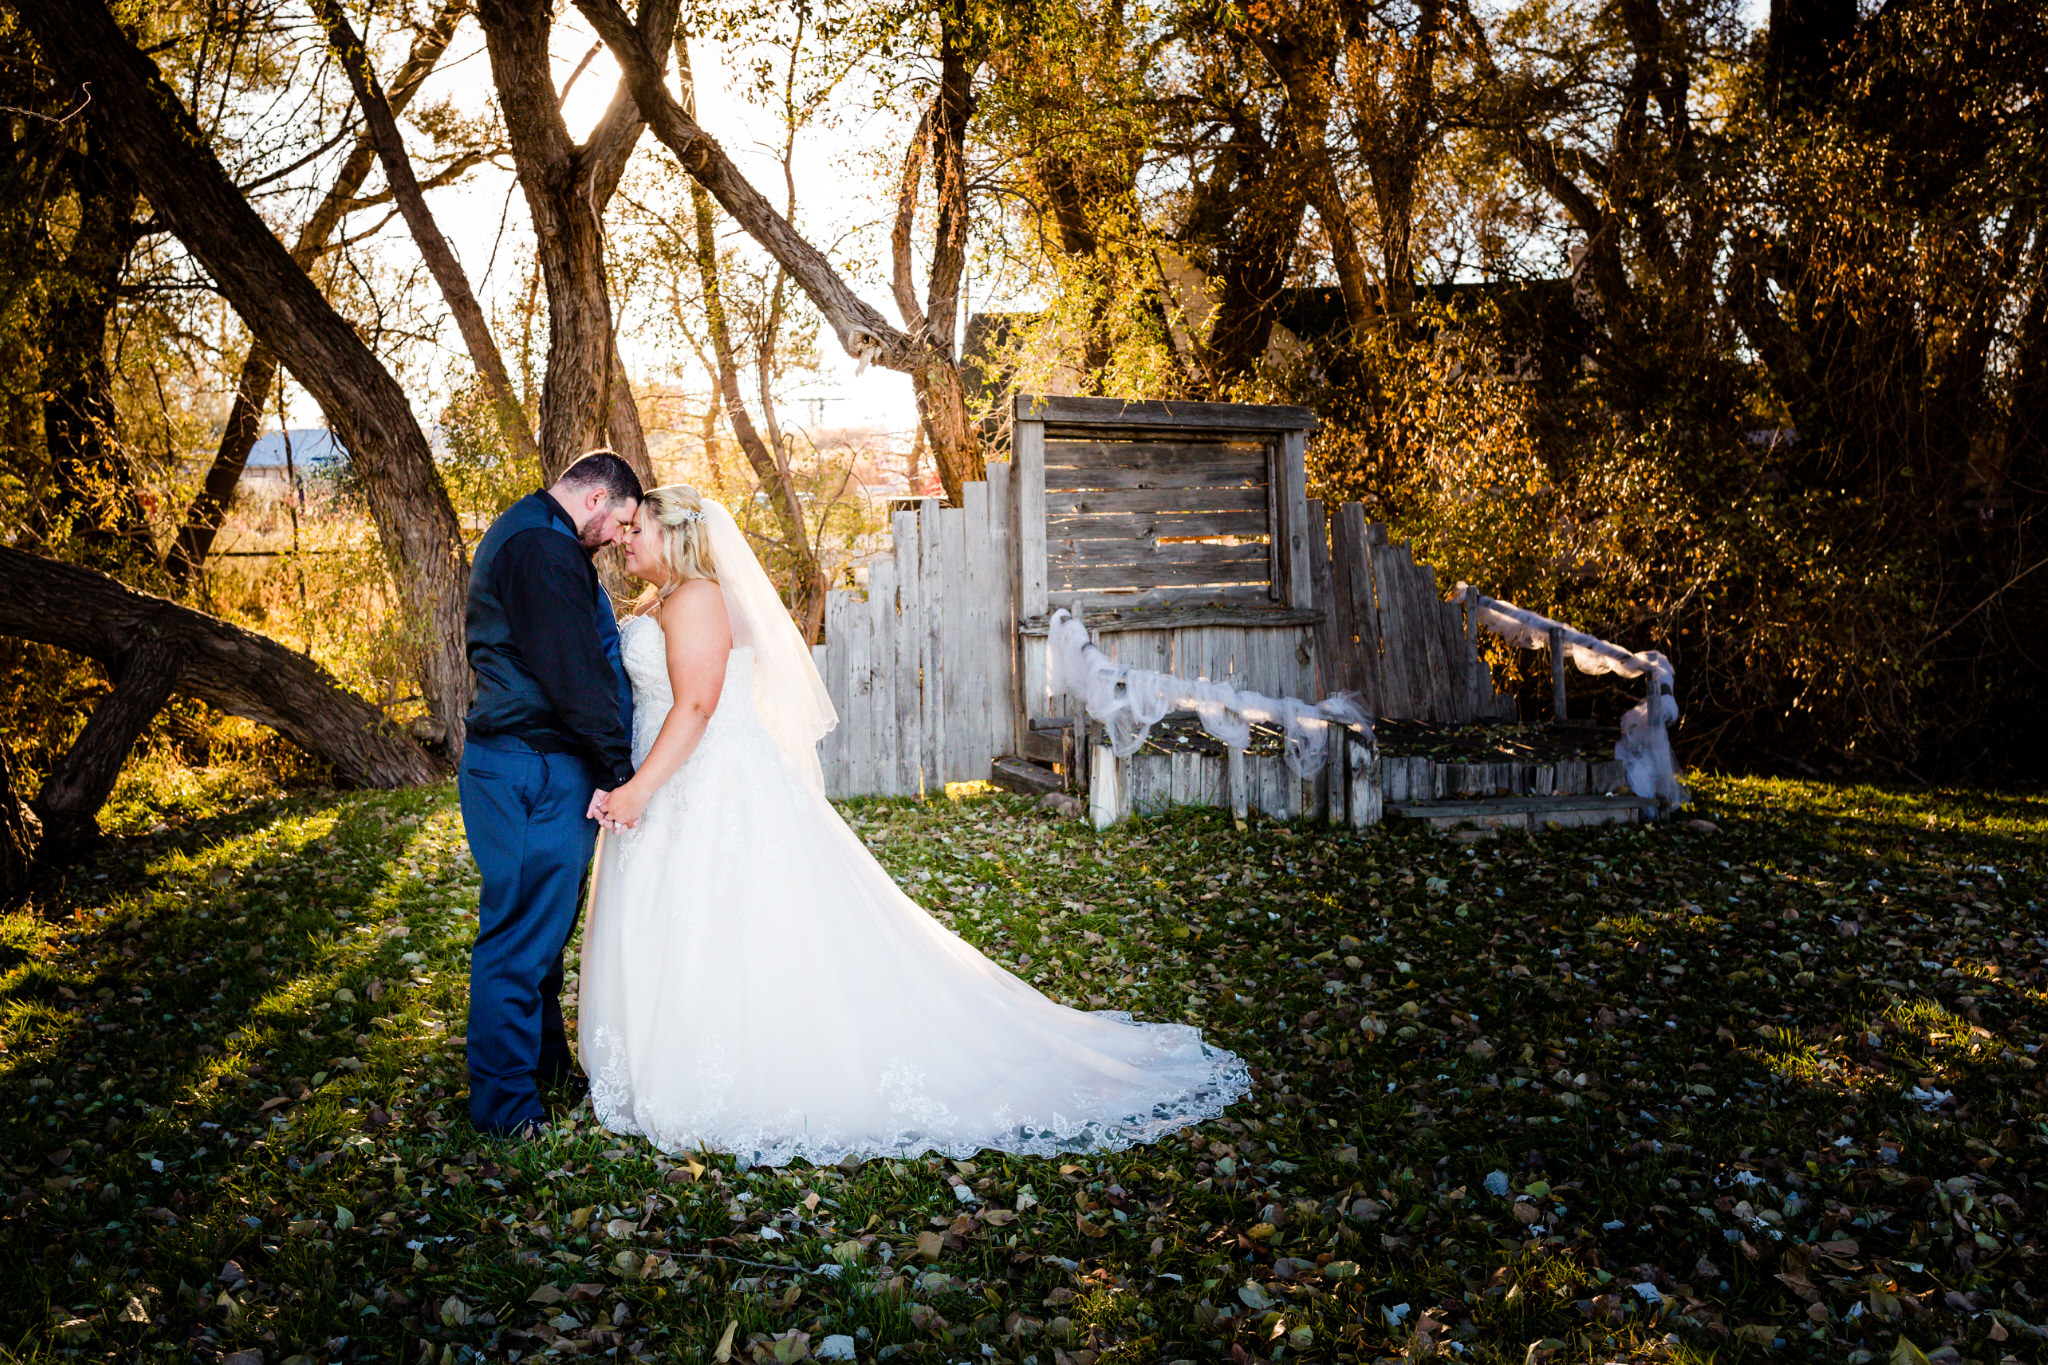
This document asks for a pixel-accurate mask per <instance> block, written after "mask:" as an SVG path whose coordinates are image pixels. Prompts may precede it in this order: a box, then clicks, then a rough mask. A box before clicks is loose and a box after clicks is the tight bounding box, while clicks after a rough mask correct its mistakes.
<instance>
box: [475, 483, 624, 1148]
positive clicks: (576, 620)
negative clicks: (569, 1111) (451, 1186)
mask: <svg viewBox="0 0 2048 1365" xmlns="http://www.w3.org/2000/svg"><path fill="white" fill-rule="evenodd" d="M467 627H468V628H467V631H466V635H467V638H468V643H469V662H470V667H471V668H472V669H474V670H475V672H476V701H475V704H474V705H472V706H471V707H470V710H469V717H468V721H467V724H468V729H469V742H468V743H467V744H466V745H465V746H464V748H463V753H462V772H461V774H460V776H459V778H458V781H457V788H458V790H459V791H460V792H461V795H462V820H463V825H464V828H465V829H466V831H467V832H468V835H469V847H470V851H471V852H472V853H473V854H475V856H476V864H477V871H478V872H479V873H480V874H482V878H483V890H482V894H481V895H480V896H479V897H478V903H477V934H476V946H475V948H474V949H473V950H472V951H471V953H470V958H469V1113H470V1119H471V1121H472V1122H473V1123H475V1125H476V1126H477V1127H478V1128H479V1129H481V1130H483V1131H485V1132H498V1133H503V1132H513V1131H517V1130H518V1129H520V1128H522V1127H524V1126H525V1125H527V1124H529V1123H534V1122H539V1121H541V1120H543V1119H545V1117H546V1110H545V1109H544V1108H543V1107H542V1105H541V1102H540V1094H539V1091H538V1089H537V1088H536V1084H535V1083H536V1081H537V1080H546V1079H548V1078H549V1077H553V1076H561V1075H565V1074H567V1073H568V1072H569V1070H570V1049H569V1042H568V1038H567V1036H566V1034H565V1033H564V1030H563V1025H562V1007H561V1001H560V995H561V989H562V948H563V945H564V944H566V943H567V942H568V941H569V934H570V931H571V930H573V929H574V928H575V927H576V911H577V907H578V905H579V903H580V902H581V900H582V893H583V882H584V877H585V875H586V873H587V872H588V870H589V867H590V855H591V852H592V849H593V848H594V846H595V844H596V841H597V826H596V825H595V824H594V823H593V822H592V821H591V820H590V819H588V818H587V817H586V816H585V814H584V810H585V808H586V806H587V805H588V804H589V801H590V794H591V791H592V789H593V788H596V787H600V786H601V787H608V788H609V787H616V786H618V785H619V784H620V783H621V782H624V781H625V780H626V779H628V778H630V777H631V776H632V775H633V765H632V748H631V740H630V736H631V734H632V715H633V694H632V689H631V687H630V686H629V684H628V683H627V681H626V670H625V666H624V665H623V663H622V662H621V661H620V657H619V629H618V624H617V622H616V621H615V620H614V619H613V616H612V606H611V601H610V599H609V598H608V597H606V595H605V592H604V588H603V585H601V584H600V583H599V582H598V578H597V570H596V568H595V567H594V566H593V565H592V564H591V562H590V552H589V551H588V550H585V549H584V548H583V546H582V544H581V542H580V541H579V540H578V539H577V536H576V525H575V523H574V522H573V521H571V520H570V519H569V514H568V513H567V512H566V511H564V510H563V509H562V506H561V504H559V503H557V502H556V501H555V500H554V499H553V498H551V497H549V496H548V495H547V494H546V493H534V494H532V495H531V496H528V497H524V498H521V499H520V500H519V501H518V502H516V503H514V504H513V505H512V506H511V508H510V509H508V510H507V511H506V513H505V515H503V516H501V517H499V518H498V520H497V521H496V522H494V523H493V524H492V526H491V529H490V530H489V531H487V532H485V533H484V538H483V541H482V543H481V544H479V545H478V546H477V550H476V559H475V562H474V564H473V566H472V568H471V570H470V579H469V616H468V623H467Z"/></svg>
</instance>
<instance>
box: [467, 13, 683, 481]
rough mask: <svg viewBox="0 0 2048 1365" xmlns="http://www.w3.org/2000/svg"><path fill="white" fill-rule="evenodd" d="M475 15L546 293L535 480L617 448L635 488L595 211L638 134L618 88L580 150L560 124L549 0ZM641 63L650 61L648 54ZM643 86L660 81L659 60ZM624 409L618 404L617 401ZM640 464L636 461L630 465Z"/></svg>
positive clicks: (642, 37)
mask: <svg viewBox="0 0 2048 1365" xmlns="http://www.w3.org/2000/svg"><path fill="white" fill-rule="evenodd" d="M677 8H678V4H677V0H647V3H645V4H643V6H642V7H641V14H640V21H639V24H638V26H635V25H634V24H633V23H632V22H631V21H626V20H625V19H624V14H623V12H622V13H621V15H620V18H621V20H622V21H623V22H626V25H627V31H628V32H630V33H632V34H633V35H634V41H635V43H636V44H638V45H639V46H640V47H641V49H642V51H643V52H647V51H651V52H662V51H665V50H666V49H667V47H668V44H669V38H670V36H671V35H672V34H673V33H674V32H675V23H676V12H677ZM477 17H478V18H479V19H480V20H481V21H482V23H483V28H484V39H485V42H486V44H487V46H488V47H489V50H490V58H491V77H492V80H493V81H494V82H495V84H496V86H497V91H498V107H499V110H500V112H501V113H502V114H503V115H504V118H505V130H506V133H507V134H508V135H509V137H510V139H511V142H512V160H513V163H514V165H515V166H517V168H518V171H519V186H520V189H521V191H522V192H524V194H525V196H526V205H527V209H528V211H529V212H530V213H531V214H532V215H533V230H534V236H535V238H536V243H537V249H538V253H539V258H540V267H541V278H542V280H543V282H544V283H545V285H546V288H547V294H548V358H547V372H546V376H545V378H544V380H543V381H542V385H541V400H540V451H541V470H542V474H543V477H544V478H545V479H548V480H552V479H554V478H555V476H557V475H558V474H560V473H561V472H562V470H564V469H566V468H567V467H568V466H569V464H570V462H571V461H573V460H574V459H575V458H576V457H577V456H579V455H581V454H583V453H584V452H585V451H587V450H592V449H595V448H596V447H598V446H602V445H605V444H606V442H607V438H608V436H609V438H610V439H611V440H612V441H613V442H614V446H615V448H618V447H624V448H623V449H620V451H619V453H620V454H622V455H625V456H626V457H627V458H628V459H629V460H634V462H635V463H636V465H637V466H638V467H639V471H640V475H641V478H642V479H643V480H647V479H651V478H652V477H653V471H652V469H651V468H649V467H648V466H647V463H646V441H645V438H644V437H643V435H642V434H641V432H640V426H639V413H638V409H637V408H634V409H632V411H630V412H628V411H626V409H627V408H628V407H629V406H630V402H631V395H630V393H626V394H623V395H620V394H617V393H616V392H615V390H617V389H618V388H619V387H620V386H623V385H624V384H625V382H626V379H625V369H624V367H623V366H621V365H619V364H618V362H617V356H616V351H617V347H616V344H615V341H616V338H615V336H614V333H613V327H612V305H611V297H610V294H609V291H608V290H607V288H606V283H605V269H604V211H605V206H606V204H608V203H609V202H610V200H611V197H612V192H613V191H614V190H616V189H617V188H618V184H619V177H620V175H621V174H622V173H623V172H624V171H625V167H626V159H627V158H628V157H629V156H631V155H632V152H633V146H634V144H635V143H636V142H637V141H638V140H639V137H640V133H641V130H642V129H643V128H644V127H645V126H646V125H645V123H644V122H643V120H642V118H641V114H640V111H639V108H638V106H637V104H636V103H635V101H634V98H633V96H632V94H631V93H629V92H628V91H627V90H626V89H625V88H623V87H622V88H621V89H620V90H619V91H618V93H617V95H616V96H614V98H613V100H612V102H611V105H610V107H608V108H607V109H606V110H605V113H604V117H603V118H601V119H599V120H598V124H597V127H596V129H595V130H593V131H592V133H591V135H590V139H589V141H587V142H585V143H584V144H583V145H581V146H578V145H577V144H576V143H575V142H574V141H573V140H572V139H571V138H570V136H569V128H568V125H567V124H566V123H564V122H563V120H562V111H561V100H560V97H559V96H558V95H557V93H556V91H555V85H554V76H553V74H552V69H551V66H550V59H549V55H548V39H549V36H550V34H551V33H552V31H553V26H554V11H553V6H552V5H551V4H549V3H548V0H480V3H479V4H478V6H477ZM648 60H650V61H653V60H654V58H652V57H651V56H650V57H649V59H648ZM652 79H653V80H654V82H655V84H656V85H657V86H659V85H660V82H661V68H660V65H659V64H658V63H657V64H656V66H655V70H654V74H653V77H652ZM622 400H623V401H622ZM636 455H637V457H638V458H637V459H634V457H635V456H636Z"/></svg>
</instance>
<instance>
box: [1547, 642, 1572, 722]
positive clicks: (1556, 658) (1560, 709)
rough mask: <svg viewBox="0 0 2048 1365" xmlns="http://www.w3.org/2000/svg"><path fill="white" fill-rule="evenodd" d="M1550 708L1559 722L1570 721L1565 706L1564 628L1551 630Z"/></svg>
mask: <svg viewBox="0 0 2048 1365" xmlns="http://www.w3.org/2000/svg"><path fill="white" fill-rule="evenodd" d="M1550 707H1551V711H1552V712H1553V713H1554V714H1555V715H1556V717H1557V719H1559V720H1566V719H1568V717H1567V715H1566V714H1565V704H1564V627H1563V626H1552V627H1551V628H1550Z"/></svg>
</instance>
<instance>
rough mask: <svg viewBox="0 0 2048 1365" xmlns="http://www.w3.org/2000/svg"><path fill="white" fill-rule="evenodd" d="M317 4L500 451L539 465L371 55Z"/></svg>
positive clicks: (336, 16) (339, 14)
mask: <svg viewBox="0 0 2048 1365" xmlns="http://www.w3.org/2000/svg"><path fill="white" fill-rule="evenodd" d="M315 8H316V9H317V10H318V11H319V13H320V17H321V20H322V22H324V23H325V24H326V26H327V41H328V43H329V45H330V46H332V47H333V49H334V52H335V55H336V56H337V57H339V58H340V59H341V65H342V68H343V69H344V70H345V71H347V72H348V79H349V85H350V86H351V88H353V89H354V91H355V96H356V104H357V106H358V107H359V108H361V109H362V111H363V122H364V123H365V125H366V126H367V128H368V131H369V134H370V140H371V142H372V143H373V144H374V145H375V146H376V148H377V160H378V162H379V163H380V164H381V165H382V166H383V167H384V178H385V180H386V182H387V183H389V184H390V186H391V197H392V198H393V199H394V200H396V201H397V203H398V211H399V212H400V213H401V214H403V215H404V216H405V225H406V227H407V229H409V230H410V231H411V233H412V240H413V244H414V245H415V246H417V247H418V248H419V252H420V259H421V260H423V261H425V262H426V265H427V270H428V271H429V272H430V273H431V274H432V275H433V277H434V283H435V284H437V285H439V286H440V288H441V298H442V300H443V301H444V302H445V303H447V305H448V311H449V312H450V313H452V314H453V315H454V317H455V327H456V330H457V331H459V332H460V333H461V334H462V344H463V346H464V348H465V349H467V350H468V352H469V363H470V364H471V366H473V367H474V368H475V370H476V373H477V378H478V379H480V380H482V381H483V386H484V392H485V393H486V394H487V395H488V396H489V397H490V400H491V410H492V412H493V413H495V414H496V416H497V419H498V434H499V435H500V436H502V437H503V438H504V441H505V448H506V449H507V450H509V451H511V452H512V453H513V454H514V455H516V456H517V457H518V458H519V459H521V460H523V461H532V462H533V463H535V464H538V463H540V449H539V447H537V446H536V445H535V444H534V442H533V432H532V431H531V430H529V429H528V427H527V425H526V409H525V408H523V407H521V406H520V405H519V397H518V395H517V394H515V393H514V392H513V391H512V376H511V375H509V374H507V373H506V372H505V358H504V357H503V356H502V355H500V354H499V353H498V343H497V342H496V341H494V340H493V339H492V338H491V325H490V323H489V322H488V321H486V320H485V318H484V310H483V305H482V304H480V303H478V302H477V301H476V294H475V293H474V292H473V291H472V290H471V289H470V287H469V276H468V275H466V274H465V273H463V269H462V262H461V261H459V260H457V259H456V258H455V250H454V248H453V247H451V246H449V245H448V239H447V238H446V237H444V236H443V235H442V234H441V227H440V224H438V223H436V222H435V221H434V214H433V211H432V210H431V209H429V208H428V207H427V197H426V195H425V194H423V193H422V192H421V191H420V181H419V177H418V176H417V175H415V174H413V169H412V158H411V157H409V156H407V155H406V153H405V139H404V137H403V136H402V135H401V134H400V133H399V131H398V120H397V118H396V117H394V116H393V114H392V110H391V106H390V105H389V104H387V103H386V102H385V100H384V91H383V90H382V88H380V87H379V85H378V83H377V73H376V71H375V70H373V69H372V68H371V66H370V54H369V53H368V51H366V50H365V49H364V47H363V44H362V40H361V39H360V38H358V37H356V31H355V29H354V28H353V27H352V26H351V25H350V24H349V21H348V14H347V12H346V11H344V10H343V9H342V7H341V4H340V3H339V0H316V4H315Z"/></svg>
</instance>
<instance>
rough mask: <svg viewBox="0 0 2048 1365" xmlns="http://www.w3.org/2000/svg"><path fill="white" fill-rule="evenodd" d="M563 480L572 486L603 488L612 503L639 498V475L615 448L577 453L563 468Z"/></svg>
mask: <svg viewBox="0 0 2048 1365" xmlns="http://www.w3.org/2000/svg"><path fill="white" fill-rule="evenodd" d="M561 482H562V483H565V484H567V485H569V487H571V488H602V489H604V491H605V500H606V501H607V502H612V503H621V502H638V501H640V493H641V489H640V476H639V475H638V474H635V473H634V472H633V466H631V465H629V464H627V463H626V462H625V461H624V460H622V459H620V458H619V456H618V453H617V452H616V451H610V450H602V449H600V450H592V451H588V452H586V453H584V454H582V455H578V456H577V457H576V462H575V463H574V464H572V465H570V466H569V467H568V468H567V469H565V470H563V471H562V477H561Z"/></svg>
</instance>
